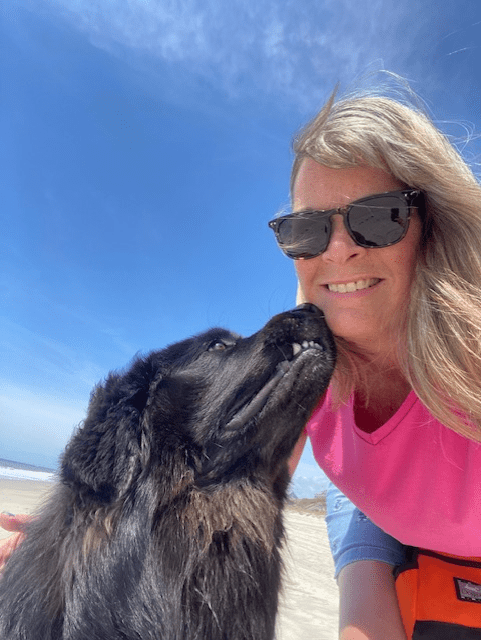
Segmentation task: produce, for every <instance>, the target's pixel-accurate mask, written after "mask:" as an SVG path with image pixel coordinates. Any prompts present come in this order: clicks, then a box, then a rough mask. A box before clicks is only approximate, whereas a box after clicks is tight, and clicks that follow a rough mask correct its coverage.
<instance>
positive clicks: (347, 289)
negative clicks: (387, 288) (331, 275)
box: [327, 278, 380, 293]
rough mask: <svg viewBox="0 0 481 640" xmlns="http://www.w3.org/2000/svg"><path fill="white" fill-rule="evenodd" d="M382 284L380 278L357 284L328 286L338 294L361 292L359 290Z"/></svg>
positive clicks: (361, 281)
mask: <svg viewBox="0 0 481 640" xmlns="http://www.w3.org/2000/svg"><path fill="white" fill-rule="evenodd" d="M378 282H380V279H379V278H370V279H369V280H358V281H357V282H346V283H344V284H328V285H327V288H328V289H329V291H335V292H336V293H352V292H353V291H359V289H369V287H372V286H373V285H375V284H377V283H378Z"/></svg>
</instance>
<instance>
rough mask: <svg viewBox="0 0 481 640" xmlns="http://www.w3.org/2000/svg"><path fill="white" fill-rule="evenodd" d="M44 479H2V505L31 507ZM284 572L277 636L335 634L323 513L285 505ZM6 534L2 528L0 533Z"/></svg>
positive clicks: (312, 639) (287, 639) (324, 638)
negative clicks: (292, 508)
mask: <svg viewBox="0 0 481 640" xmlns="http://www.w3.org/2000/svg"><path fill="white" fill-rule="evenodd" d="M51 487H52V484H51V483H48V482H34V481H29V480H6V479H1V480H0V511H8V512H10V513H33V512H34V511H35V509H36V507H37V505H38V504H39V503H40V502H41V500H42V499H43V498H44V497H45V495H46V494H47V493H48V491H49V489H51ZM285 522H286V529H287V545H286V548H285V552H284V556H285V565H286V573H285V578H284V589H283V594H282V599H281V607H280V612H279V619H278V631H277V640H335V639H336V638H337V616H338V606H337V586H336V583H335V581H334V578H333V577H332V576H333V565H332V559H331V554H330V551H329V543H328V541H327V534H326V527H325V523H324V518H323V517H322V516H320V515H314V514H309V513H300V512H297V511H293V510H290V509H287V510H286V514H285ZM8 535H10V534H9V533H8V532H6V531H3V530H2V529H0V539H2V538H6V537H7V536H8Z"/></svg>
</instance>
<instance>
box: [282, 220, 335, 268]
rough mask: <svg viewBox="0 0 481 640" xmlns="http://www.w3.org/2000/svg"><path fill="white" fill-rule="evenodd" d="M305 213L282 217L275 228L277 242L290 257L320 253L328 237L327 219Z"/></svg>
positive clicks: (308, 256)
mask: <svg viewBox="0 0 481 640" xmlns="http://www.w3.org/2000/svg"><path fill="white" fill-rule="evenodd" d="M314 216H315V214H313V215H312V217H311V216H310V214H306V215H305V217H304V216H302V215H299V216H296V215H293V216H292V217H287V218H283V219H282V220H281V221H280V222H279V226H278V228H277V242H278V243H279V246H280V247H281V249H282V250H283V251H284V253H285V254H286V255H287V256H289V257H290V258H313V257H314V256H317V255H319V254H320V253H322V252H323V251H324V250H325V249H326V246H327V242H328V239H329V219H326V218H324V219H319V218H317V219H316V218H315V217H314Z"/></svg>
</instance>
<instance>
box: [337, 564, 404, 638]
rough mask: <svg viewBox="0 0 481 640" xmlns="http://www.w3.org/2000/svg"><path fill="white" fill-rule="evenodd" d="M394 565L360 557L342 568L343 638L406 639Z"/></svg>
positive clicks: (341, 627) (340, 584) (340, 636)
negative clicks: (395, 582) (395, 581)
mask: <svg viewBox="0 0 481 640" xmlns="http://www.w3.org/2000/svg"><path fill="white" fill-rule="evenodd" d="M392 569H393V568H392V566H391V565H389V564H386V563H385V562H379V561H377V560H361V561H358V562H353V563H351V564H348V565H346V566H345V567H344V568H343V569H341V571H340V573H339V577H338V580H337V583H338V585H339V605H340V606H339V638H340V640H388V639H389V640H406V634H405V632H404V626H403V623H402V619H401V613H400V611H399V605H398V601H397V597H396V590H395V587H394V577H393V573H392Z"/></svg>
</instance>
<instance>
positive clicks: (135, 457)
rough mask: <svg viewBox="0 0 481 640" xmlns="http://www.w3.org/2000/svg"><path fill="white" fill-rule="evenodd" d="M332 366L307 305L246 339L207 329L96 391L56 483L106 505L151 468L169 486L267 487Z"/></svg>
mask: <svg viewBox="0 0 481 640" xmlns="http://www.w3.org/2000/svg"><path fill="white" fill-rule="evenodd" d="M334 364H335V346H334V341H333V339H332V335H331V333H330V331H329V329H328V327H327V325H326V323H325V321H324V317H323V315H322V314H321V312H320V311H319V310H318V309H317V308H316V307H314V306H313V305H308V304H306V305H301V306H300V307H297V308H296V309H294V310H293V311H289V312H286V313H282V314H279V315H277V316H275V317H274V318H272V319H271V320H270V321H269V322H268V323H267V324H266V325H265V327H263V329H261V330H260V331H259V332H257V333H256V334H254V335H252V336H250V337H248V338H241V337H240V336H238V335H236V334H233V333H231V332H229V331H226V330H225V329H211V330H210V331H207V332H205V333H202V334H199V335H197V336H194V337H193V338H189V339H187V340H184V341H182V342H179V343H176V344H173V345H171V346H169V347H167V348H166V349H164V350H162V351H157V352H153V353H151V354H150V355H149V356H147V357H145V358H139V359H137V360H136V361H135V362H134V363H133V364H132V366H131V367H130V369H129V370H128V371H126V372H125V373H123V374H111V375H110V376H109V377H108V379H107V380H106V382H105V383H104V384H103V385H99V386H98V387H97V388H96V389H95V390H94V392H93V394H92V398H91V402H90V406H89V412H88V416H87V418H86V420H85V422H84V424H83V426H82V427H81V429H80V430H79V431H78V432H77V433H76V435H75V436H74V437H73V439H72V441H71V443H70V444H69V446H68V448H67V450H66V452H65V454H64V457H63V461H62V480H63V482H64V483H66V484H68V485H70V486H74V487H75V488H76V490H77V491H80V492H81V493H83V494H88V495H89V496H91V497H96V498H97V499H100V500H102V501H110V500H113V499H116V498H117V497H119V496H120V495H122V493H124V492H125V491H126V490H127V489H128V488H129V486H130V485H131V484H132V480H133V479H134V478H136V477H138V476H139V474H142V473H146V472H148V470H149V469H152V468H155V469H156V473H160V474H163V475H164V476H165V481H167V482H169V483H171V484H172V486H174V485H177V486H179V484H182V483H183V482H185V479H186V478H189V479H190V481H192V482H193V483H195V484H196V485H197V486H198V487H208V486H210V485H215V484H218V483H219V482H230V481H235V480H238V479H242V478H249V479H250V480H251V481H254V482H255V480H256V478H258V477H260V476H264V477H265V476H266V475H267V476H271V477H272V476H274V475H275V474H276V472H277V471H276V469H278V468H279V466H280V465H285V463H286V461H287V459H288V457H289V455H290V453H291V452H292V449H293V447H294V444H295V443H296V441H297V439H298V438H299V436H300V433H301V431H302V428H303V426H304V424H305V423H306V421H307V420H308V418H309V416H310V414H311V413H312V411H313V409H314V407H315V405H316V403H317V401H318V399H319V398H320V396H321V395H322V394H323V392H324V391H325V389H326V387H327V385H328V383H329V380H330V377H331V375H332V372H333V369H334Z"/></svg>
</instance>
